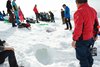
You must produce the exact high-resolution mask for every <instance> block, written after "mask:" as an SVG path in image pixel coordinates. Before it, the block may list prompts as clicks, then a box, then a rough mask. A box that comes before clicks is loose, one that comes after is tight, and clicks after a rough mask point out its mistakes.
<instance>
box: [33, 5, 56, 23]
mask: <svg viewBox="0 0 100 67" xmlns="http://www.w3.org/2000/svg"><path fill="white" fill-rule="evenodd" d="M33 11H34V13H35V15H36V21H37V23H39V20H41V21H50V22H55V18H54V14H53V13H52V12H51V11H49V13H46V12H40V13H39V11H38V9H37V5H35V6H34V8H33Z"/></svg>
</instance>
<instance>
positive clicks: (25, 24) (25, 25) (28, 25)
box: [18, 22, 31, 29]
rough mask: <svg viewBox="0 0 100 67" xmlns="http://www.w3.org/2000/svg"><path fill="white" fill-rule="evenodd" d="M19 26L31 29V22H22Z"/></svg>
mask: <svg viewBox="0 0 100 67" xmlns="http://www.w3.org/2000/svg"><path fill="white" fill-rule="evenodd" d="M18 28H27V29H31V25H30V23H28V22H27V23H20V24H19V26H18Z"/></svg>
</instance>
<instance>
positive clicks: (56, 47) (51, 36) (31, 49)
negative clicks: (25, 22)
mask: <svg viewBox="0 0 100 67" xmlns="http://www.w3.org/2000/svg"><path fill="white" fill-rule="evenodd" d="M6 1H7V0H1V1H0V11H2V10H5V11H6V7H5V5H6ZM99 2H100V0H96V1H94V0H89V3H90V5H91V6H93V7H94V8H95V9H96V10H97V12H100V8H99V6H98V5H99ZM16 3H17V5H18V6H20V7H21V9H22V11H23V13H24V15H25V17H29V16H33V17H34V12H33V10H32V9H33V7H34V5H35V4H37V5H38V9H39V12H40V11H42V12H44V11H46V12H48V11H49V10H51V11H52V12H53V13H54V15H55V17H56V23H45V22H41V23H43V25H42V24H32V29H31V30H28V29H26V28H23V29H18V28H12V27H11V24H10V23H4V22H2V21H0V39H2V40H6V41H7V43H8V44H9V46H11V47H13V48H14V49H15V54H16V58H17V61H18V64H19V65H24V66H25V67H79V61H78V60H77V59H76V57H75V50H74V48H72V46H71V42H72V32H73V31H66V30H64V28H65V27H66V26H65V25H62V21H61V19H59V18H60V9H61V8H62V4H64V3H65V4H66V5H68V6H69V7H70V9H71V16H73V13H74V12H75V10H76V5H75V2H74V0H41V1H40V0H24V2H23V0H17V1H16ZM51 4H52V5H51ZM57 18H58V19H57ZM99 21H100V19H99ZM71 22H72V24H73V26H74V23H73V20H72V21H71ZM44 24H46V25H44ZM99 44H100V37H99V38H98V40H97V41H96V43H95V46H96V47H97V48H98V56H96V57H94V60H95V61H94V65H93V67H99V66H100V58H99V57H100V45H99ZM0 67H9V64H8V61H7V59H6V62H5V63H4V64H2V65H0Z"/></svg>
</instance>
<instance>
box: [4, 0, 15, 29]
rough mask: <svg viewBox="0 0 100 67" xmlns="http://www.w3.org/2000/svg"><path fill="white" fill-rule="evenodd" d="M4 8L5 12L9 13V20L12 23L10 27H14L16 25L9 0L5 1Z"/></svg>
mask: <svg viewBox="0 0 100 67" xmlns="http://www.w3.org/2000/svg"><path fill="white" fill-rule="evenodd" d="M6 8H7V13H8V14H9V22H11V23H12V27H16V25H15V18H14V14H13V13H12V5H11V0H8V1H7V3H6Z"/></svg>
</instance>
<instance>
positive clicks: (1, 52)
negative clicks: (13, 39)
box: [0, 40, 18, 67]
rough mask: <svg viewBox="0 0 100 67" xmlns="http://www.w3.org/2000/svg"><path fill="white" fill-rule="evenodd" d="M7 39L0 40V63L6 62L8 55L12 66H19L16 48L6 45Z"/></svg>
mask: <svg viewBox="0 0 100 67" xmlns="http://www.w3.org/2000/svg"><path fill="white" fill-rule="evenodd" d="M4 44H5V41H1V40H0V64H3V63H4V62H5V59H6V58H7V57H8V61H9V66H10V67H18V64H17V61H16V57H15V53H14V49H13V48H11V47H4Z"/></svg>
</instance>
